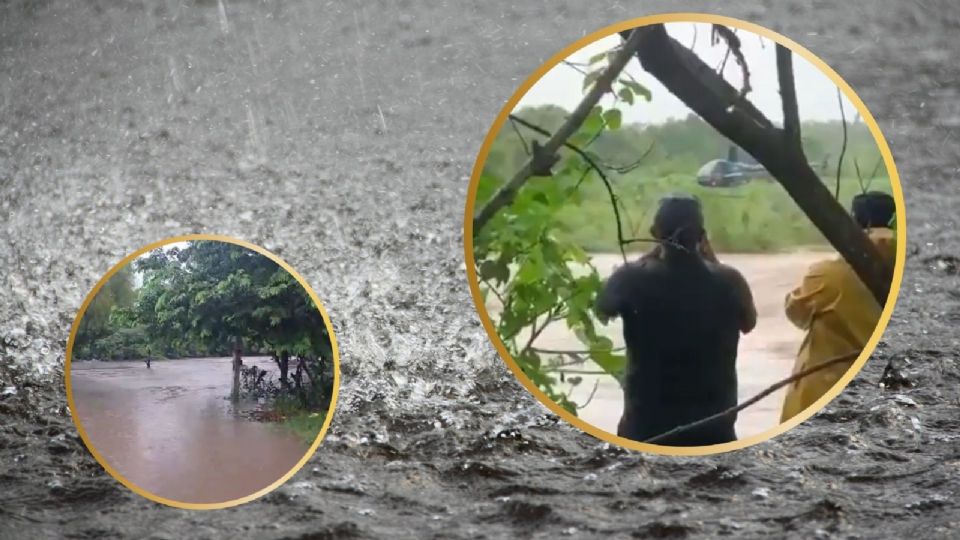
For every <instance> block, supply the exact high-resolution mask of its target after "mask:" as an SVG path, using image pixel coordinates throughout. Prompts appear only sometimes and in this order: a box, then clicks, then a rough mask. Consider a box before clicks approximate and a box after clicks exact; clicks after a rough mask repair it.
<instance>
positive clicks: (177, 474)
mask: <svg viewBox="0 0 960 540" xmlns="http://www.w3.org/2000/svg"><path fill="white" fill-rule="evenodd" d="M230 362H231V359H230V358H194V359H184V360H161V361H156V362H153V363H152V364H151V368H150V369H147V368H146V366H145V365H144V363H143V362H142V361H120V362H75V363H73V364H72V366H71V381H72V385H73V398H74V404H75V406H76V415H77V418H78V420H79V421H80V423H81V425H82V426H83V428H84V430H85V431H86V434H87V437H88V439H89V441H90V442H91V443H92V444H93V446H94V448H96V449H97V451H99V453H100V454H101V455H102V456H103V458H104V459H105V460H106V461H107V463H108V464H109V465H110V466H111V467H112V468H113V469H114V470H116V471H117V473H119V474H120V475H121V476H123V477H124V478H126V479H127V480H129V481H130V482H132V483H133V484H135V485H136V486H138V487H140V488H143V489H145V490H147V491H148V492H150V493H153V494H155V495H158V496H161V497H164V498H167V499H172V500H174V501H178V502H186V503H220V502H226V501H231V500H235V499H238V498H241V497H245V496H247V495H251V494H253V493H255V492H257V491H259V490H260V489H263V488H265V487H267V486H269V485H270V484H272V483H273V482H275V481H276V480H277V479H279V478H280V477H281V476H283V475H284V474H286V473H287V472H288V471H289V470H290V469H291V468H292V467H293V466H294V465H295V464H296V463H297V462H298V461H299V460H300V459H301V458H302V457H303V454H304V453H305V452H306V451H307V449H308V446H307V445H306V444H305V443H304V442H302V441H301V440H300V439H299V438H297V437H296V436H295V435H293V434H292V433H289V432H286V431H284V430H283V428H282V427H281V426H278V425H275V424H268V423H262V422H255V421H251V420H247V419H245V418H244V417H243V416H240V415H238V414H237V413H238V412H240V411H241V410H242V409H244V408H252V407H256V406H257V404H255V403H240V404H239V405H238V406H237V407H236V408H235V407H234V406H233V405H232V404H231V403H230V401H229V400H228V399H227V398H228V396H229V395H230V385H231V373H230ZM244 364H245V365H256V366H258V367H260V368H262V369H268V370H269V369H270V368H271V367H273V366H271V362H270V359H269V358H245V359H244Z"/></svg>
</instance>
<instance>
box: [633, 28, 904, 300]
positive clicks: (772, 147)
mask: <svg viewBox="0 0 960 540" xmlns="http://www.w3.org/2000/svg"><path fill="white" fill-rule="evenodd" d="M638 32H639V33H640V35H641V41H640V47H639V49H637V53H636V54H637V58H638V59H639V60H640V64H641V65H642V66H643V68H644V69H645V70H646V71H647V72H649V73H650V74H652V75H653V76H654V77H656V78H657V79H658V80H659V81H660V82H661V83H662V84H663V85H664V86H665V87H666V88H667V89H668V90H669V91H670V92H671V93H673V94H674V95H676V96H677V97H678V98H679V99H680V100H681V101H683V102H684V103H685V104H686V105H687V106H688V107H690V108H691V109H693V111H694V112H695V113H697V114H698V115H699V116H700V117H701V118H703V119H704V120H705V121H706V122H707V123H708V124H710V125H711V126H713V127H714V128H715V129H716V130H717V131H719V132H720V133H721V134H723V135H724V136H726V137H727V138H728V139H730V140H731V141H733V142H734V143H736V144H737V145H738V146H739V147H740V148H743V149H744V150H745V151H746V152H747V153H749V154H750V155H752V156H753V157H754V158H755V159H756V160H757V161H758V162H759V163H760V164H762V165H763V166H764V167H765V168H766V169H767V170H768V171H769V172H770V173H771V174H772V175H773V177H774V178H776V179H777V180H778V181H779V182H780V184H781V185H783V187H784V188H785V189H786V191H787V193H788V194H789V195H790V196H791V197H792V198H793V200H794V201H795V202H796V203H797V206H799V207H800V209H801V210H803V212H804V213H805V214H806V215H807V217H809V218H810V220H811V221H812V222H813V224H814V225H815V226H816V227H817V229H819V230H820V232H821V233H823V235H824V236H825V237H826V239H827V241H829V242H830V244H831V245H832V246H833V247H834V249H836V250H837V251H838V252H839V253H840V255H841V256H843V258H844V259H845V260H846V261H847V262H848V263H849V264H850V266H851V267H852V268H853V270H854V271H855V272H856V273H857V275H858V276H859V277H860V280H861V281H863V283H864V284H865V285H866V286H867V288H868V289H870V292H871V293H872V294H873V297H874V298H875V299H876V300H877V302H878V303H879V304H880V305H881V306H882V305H884V304H886V301H887V298H888V296H889V294H890V282H891V278H892V275H893V272H892V269H891V268H890V267H889V265H888V264H887V263H886V261H885V260H884V259H883V258H882V257H881V256H880V254H879V252H878V251H877V248H876V247H875V246H874V245H873V243H872V242H871V241H870V239H869V238H867V235H866V233H865V232H864V231H863V230H861V229H860V228H859V227H858V226H857V224H856V223H855V222H854V221H853V219H852V218H851V217H850V215H849V214H848V213H847V211H846V210H844V208H843V207H842V206H841V205H840V204H839V203H838V202H837V201H836V200H835V199H834V197H833V196H832V194H831V193H830V190H829V189H828V188H827V187H826V185H824V183H823V182H822V181H821V180H820V178H819V177H818V176H817V174H816V173H815V172H814V171H813V169H811V168H810V165H809V163H807V161H806V159H805V158H804V156H803V154H802V153H797V152H794V151H791V148H790V147H789V146H788V145H786V144H784V140H783V137H782V136H781V135H782V134H781V133H778V131H779V130H777V129H776V128H774V127H773V125H772V123H771V122H770V121H769V119H767V118H766V117H765V116H763V114H762V113H760V112H759V111H758V110H757V109H756V108H755V107H753V105H752V104H750V102H749V101H748V100H745V99H739V93H738V92H737V90H736V89H734V88H733V87H732V86H731V85H730V84H729V83H728V82H727V81H726V80H724V79H723V78H722V77H718V76H717V75H716V73H714V72H713V70H712V69H710V67H709V66H707V65H706V64H704V62H703V61H702V60H701V59H700V58H699V57H698V56H697V55H695V54H694V53H693V52H691V51H690V50H688V49H687V48H685V47H684V46H683V45H681V44H680V43H677V41H676V40H675V39H673V38H671V37H670V36H669V35H668V34H667V32H666V29H665V28H664V26H663V25H662V24H654V25H647V26H642V27H639V28H637V29H635V30H634V31H633V35H636V33H638Z"/></svg>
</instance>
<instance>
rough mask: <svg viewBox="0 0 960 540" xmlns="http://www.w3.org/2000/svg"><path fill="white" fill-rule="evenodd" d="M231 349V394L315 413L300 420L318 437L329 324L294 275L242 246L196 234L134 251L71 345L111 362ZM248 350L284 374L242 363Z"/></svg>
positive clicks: (330, 368)
mask: <svg viewBox="0 0 960 540" xmlns="http://www.w3.org/2000/svg"><path fill="white" fill-rule="evenodd" d="M231 353H232V354H233V355H234V358H235V362H234V372H233V376H234V390H233V393H232V396H233V397H234V398H238V397H239V396H240V393H241V390H242V391H243V393H245V394H247V395H248V396H251V397H257V398H266V399H268V400H269V401H270V404H269V405H270V406H271V408H273V409H274V410H275V411H276V412H278V413H280V416H281V418H297V417H299V416H304V417H306V418H310V419H311V421H310V422H303V421H298V422H297V423H296V425H295V426H294V427H295V430H296V431H298V432H299V431H302V430H304V429H306V428H307V427H309V428H311V429H312V428H316V430H315V431H314V435H313V436H314V437H315V436H316V432H317V431H318V430H319V426H320V425H322V418H323V417H324V415H325V414H326V411H327V409H328V408H329V406H330V402H331V399H332V393H333V377H334V365H333V349H332V344H331V340H330V336H329V334H328V331H327V327H326V324H325V323H324V320H323V317H322V316H321V314H320V311H319V310H318V308H317V306H316V305H315V304H314V302H313V300H312V299H311V298H310V296H309V294H308V293H307V291H306V289H305V288H304V287H303V286H301V285H300V283H299V282H298V281H297V280H296V279H295V278H294V277H293V275H291V274H290V273H289V272H287V271H286V270H285V269H284V268H282V267H281V266H280V265H279V264H277V263H276V262H275V261H273V260H272V259H270V258H268V257H266V256H264V255H262V254H260V253H257V252H255V251H252V250H249V249H246V248H244V247H241V246H238V245H235V244H231V243H227V242H220V241H209V240H200V241H191V242H187V243H185V244H184V245H175V246H173V247H166V248H161V249H157V250H154V251H152V252H150V253H149V254H147V255H144V256H142V257H140V258H138V259H137V260H136V261H134V262H133V263H132V264H131V265H128V266H126V267H124V268H123V269H121V270H120V271H118V272H117V273H116V274H114V276H112V277H111V278H110V280H108V281H107V282H106V283H105V284H104V286H103V287H102V288H101V290H100V291H99V292H98V294H97V295H96V297H95V298H94V299H93V300H92V301H91V303H90V305H89V306H88V309H87V311H86V312H85V313H84V317H83V319H82V320H81V323H80V326H79V328H78V332H77V336H76V341H75V343H74V348H73V357H74V358H76V359H81V360H82V359H99V360H107V361H109V360H120V359H123V360H131V359H141V358H188V357H197V356H227V355H230V354H231ZM242 354H263V355H267V356H270V357H271V358H272V359H273V361H274V362H275V363H276V365H277V369H278V372H279V378H278V380H276V381H272V380H264V379H265V375H266V373H265V372H263V371H262V370H260V371H258V372H256V373H254V372H252V371H251V370H256V368H252V367H251V368H247V369H246V370H245V369H244V367H243V365H242ZM241 375H243V379H244V384H243V385H242V386H241V384H240V380H241ZM316 418H321V420H320V423H319V424H317V423H316V422H315V421H314V420H313V419H316Z"/></svg>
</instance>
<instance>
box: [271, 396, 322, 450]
mask: <svg viewBox="0 0 960 540" xmlns="http://www.w3.org/2000/svg"><path fill="white" fill-rule="evenodd" d="M273 408H274V410H275V411H276V412H278V413H280V414H282V415H283V416H284V420H283V427H284V428H286V429H289V430H290V431H293V432H294V433H296V434H297V436H298V437H300V438H301V439H303V441H304V442H306V443H307V444H313V441H315V440H316V439H317V434H318V433H320V428H322V427H323V422H324V420H326V417H327V416H326V413H324V412H314V411H306V410H303V409H302V408H300V406H299V404H298V403H297V400H296V399H294V398H292V397H283V396H281V397H279V398H277V400H276V402H275V403H274V405H273Z"/></svg>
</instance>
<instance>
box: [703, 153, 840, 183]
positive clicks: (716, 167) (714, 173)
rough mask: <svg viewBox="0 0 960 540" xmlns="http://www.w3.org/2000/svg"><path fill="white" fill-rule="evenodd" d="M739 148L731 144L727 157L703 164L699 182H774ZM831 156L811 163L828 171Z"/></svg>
mask: <svg viewBox="0 0 960 540" xmlns="http://www.w3.org/2000/svg"><path fill="white" fill-rule="evenodd" d="M738 150H739V149H738V148H737V147H736V146H734V145H730V148H729V149H728V150H727V158H726V159H713V160H710V161H708V162H706V163H704V164H703V166H701V167H700V170H698V171H697V183H698V184H700V185H701V186H704V187H736V186H740V185H743V184H746V183H747V182H750V181H752V180H766V181H768V182H773V181H774V179H773V175H771V174H770V172H769V171H767V169H766V168H765V167H764V166H763V165H761V164H760V163H757V161H756V160H755V159H753V157H752V156H750V155H749V154H747V156H746V158H745V159H743V160H741V159H740V158H739V151H738ZM829 158H830V156H829V155H827V156H824V158H823V161H822V162H821V163H811V164H810V166H811V167H813V168H814V169H820V171H821V172H823V171H826V169H827V163H828V160H829Z"/></svg>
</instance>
